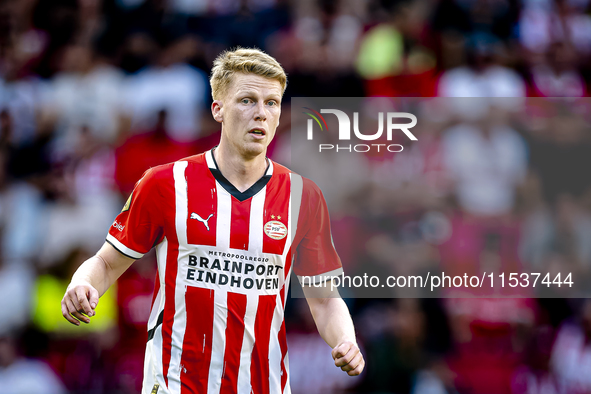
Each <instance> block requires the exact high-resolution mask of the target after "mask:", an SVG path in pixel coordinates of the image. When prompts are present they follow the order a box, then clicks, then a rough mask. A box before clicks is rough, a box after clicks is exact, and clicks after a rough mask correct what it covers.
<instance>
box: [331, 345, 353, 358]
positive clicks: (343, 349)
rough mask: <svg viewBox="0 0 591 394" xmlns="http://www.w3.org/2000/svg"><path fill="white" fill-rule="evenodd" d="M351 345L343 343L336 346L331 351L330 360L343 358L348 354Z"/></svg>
mask: <svg viewBox="0 0 591 394" xmlns="http://www.w3.org/2000/svg"><path fill="white" fill-rule="evenodd" d="M352 345H353V344H352V343H351V342H344V343H341V344H340V345H338V346H336V347H335V348H334V349H332V352H331V353H332V358H333V359H335V360H336V359H337V358H341V357H343V356H344V355H346V354H347V353H348V352H349V350H350V349H351V346H352Z"/></svg>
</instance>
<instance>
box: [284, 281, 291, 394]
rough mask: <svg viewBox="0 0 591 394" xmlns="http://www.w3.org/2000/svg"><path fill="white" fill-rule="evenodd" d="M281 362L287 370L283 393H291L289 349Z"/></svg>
mask: <svg viewBox="0 0 591 394" xmlns="http://www.w3.org/2000/svg"><path fill="white" fill-rule="evenodd" d="M286 293H287V292H286ZM283 363H284V364H285V370H286V371H287V382H286V383H285V389H284V390H283V394H291V385H290V384H289V379H290V376H289V350H288V351H287V352H285V358H284V359H283Z"/></svg>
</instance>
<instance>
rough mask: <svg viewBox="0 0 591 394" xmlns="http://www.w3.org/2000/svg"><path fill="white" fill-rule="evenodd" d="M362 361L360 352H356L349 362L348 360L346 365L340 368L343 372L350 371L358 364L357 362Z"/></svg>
mask: <svg viewBox="0 0 591 394" xmlns="http://www.w3.org/2000/svg"><path fill="white" fill-rule="evenodd" d="M362 361H363V356H362V355H361V353H357V355H355V357H354V358H353V360H351V362H349V363H348V364H347V365H345V366H343V367H341V369H342V370H343V371H345V372H349V371H352V370H354V369H355V368H357V367H358V366H359V364H361V362H362Z"/></svg>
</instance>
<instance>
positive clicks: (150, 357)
mask: <svg viewBox="0 0 591 394" xmlns="http://www.w3.org/2000/svg"><path fill="white" fill-rule="evenodd" d="M154 353H155V351H154V342H152V341H148V343H147V344H146V357H145V358H144V380H143V382H142V391H141V393H142V394H150V391H151V390H152V387H154V383H155V382H156V381H155V380H154V377H155V375H154V373H153V371H154V361H155V360H154Z"/></svg>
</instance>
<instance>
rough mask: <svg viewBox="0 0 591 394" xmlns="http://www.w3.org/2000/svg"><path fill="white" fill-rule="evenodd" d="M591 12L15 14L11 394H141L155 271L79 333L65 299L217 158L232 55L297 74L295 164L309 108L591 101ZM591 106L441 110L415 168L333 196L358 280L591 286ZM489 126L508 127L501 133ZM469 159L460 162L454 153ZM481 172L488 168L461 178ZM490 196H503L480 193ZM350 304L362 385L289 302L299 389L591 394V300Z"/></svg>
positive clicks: (196, 6) (1, 50)
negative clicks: (151, 194)
mask: <svg viewBox="0 0 591 394" xmlns="http://www.w3.org/2000/svg"><path fill="white" fill-rule="evenodd" d="M590 10H591V8H590V4H589V1H588V0H524V1H518V0H398V1H389V0H383V1H378V0H367V1H354V0H342V1H311V0H305V1H295V0H294V1H283V0H241V1H238V0H169V1H165V0H4V1H2V2H0V162H1V166H0V228H1V233H0V236H1V239H0V391H1V392H2V393H8V394H12V393H19V394H25V393H26V394H29V393H35V394H44V393H96V394H99V393H121V394H123V393H137V392H139V388H140V385H141V375H142V363H143V351H144V345H145V340H146V320H147V317H148V308H149V305H150V301H151V295H152V290H153V284H154V283H153V281H154V273H155V262H154V257H153V256H152V255H149V256H147V257H145V258H144V259H142V260H141V261H138V262H137V263H136V264H134V265H133V266H132V268H131V269H130V270H129V271H128V272H126V273H125V274H124V275H123V276H122V278H121V279H120V280H119V282H118V284H117V286H115V287H114V288H112V289H111V290H110V292H109V293H108V294H107V295H105V297H104V298H102V299H101V301H100V303H99V309H98V311H97V312H98V315H97V317H95V318H93V322H92V324H91V325H89V326H82V327H79V328H76V327H73V326H71V325H69V324H68V323H67V322H66V321H65V320H64V319H63V317H62V316H61V312H60V307H59V303H60V300H61V298H62V296H63V293H64V290H65V287H66V286H67V283H68V282H69V278H70V277H71V275H72V273H73V271H74V270H75V269H76V267H77V266H78V265H79V264H80V263H81V262H82V261H84V259H86V258H88V257H89V256H90V255H92V254H94V253H95V251H96V250H97V248H98V247H99V246H100V245H101V244H102V242H103V240H104V236H105V234H106V232H107V228H108V227H109V226H110V225H111V223H112V219H113V218H114V217H115V215H116V214H117V213H118V211H119V210H120V209H121V206H122V205H123V203H124V201H125V199H126V198H127V196H128V195H129V193H130V191H131V190H132V187H133V185H134V183H135V181H136V180H137V179H138V178H139V177H140V176H141V174H142V173H143V171H144V170H145V169H147V168H149V167H150V166H154V165H157V164H160V163H164V162H169V161H172V160H176V159H178V158H182V157H184V156H187V155H191V154H194V153H197V152H200V151H203V150H204V149H207V148H209V147H211V146H212V145H213V144H215V142H216V141H218V139H219V125H218V124H217V123H215V122H214V121H213V120H212V119H211V116H210V113H209V105H210V100H211V99H210V94H209V90H208V82H207V75H208V73H209V70H210V69H209V68H210V65H211V63H212V60H213V58H214V57H215V56H216V55H217V54H218V53H219V52H220V51H221V50H223V49H225V48H229V47H232V46H236V45H242V46H257V47H260V48H262V49H264V50H266V51H268V52H269V53H270V54H271V55H273V56H275V57H276V58H277V59H278V60H279V61H280V62H281V63H282V65H283V66H284V67H285V69H286V71H287V72H288V75H289V86H288V88H287V92H286V97H285V101H284V106H283V118H282V122H281V125H280V127H279V130H278V135H277V137H276V139H275V141H274V143H273V145H272V146H271V148H270V156H271V157H272V158H274V159H275V160H277V161H279V162H282V163H285V164H288V165H289V161H290V160H289V158H290V154H292V153H293V151H292V149H291V147H290V144H289V141H290V139H289V125H290V121H289V113H290V107H289V105H290V104H289V102H290V97H292V96H323V97H331V96H367V97H370V96H424V97H431V96H450V97H453V96H455V97H458V96H459V97H493V96H495V97H509V96H511V97H526V96H530V97H531V96H536V97H559V96H562V97H585V96H586V95H587V89H588V84H589V80H590V77H591V74H590V73H589V71H590V66H591V63H590V62H589V60H590V56H591V18H590V16H589V11H590ZM577 103H578V104H581V103H582V104H581V105H575V104H577ZM586 104H587V102H586V101H585V100H578V101H577V100H571V101H567V102H563V103H562V104H560V103H558V104H556V105H553V106H550V107H545V108H541V109H539V111H538V112H537V116H534V117H533V118H532V119H534V120H533V121H531V122H521V123H518V125H519V127H517V126H515V124H514V123H513V120H512V119H510V117H502V116H501V117H499V116H498V115H499V114H498V113H492V115H489V116H484V117H483V118H482V119H480V120H478V121H476V122H474V121H473V120H472V121H467V122H468V123H469V127H467V128H464V129H462V131H461V132H460V133H459V134H458V126H461V125H462V122H463V121H464V120H461V119H455V120H449V119H447V120H442V118H440V117H438V116H437V111H427V112H426V114H427V115H430V116H425V119H424V121H423V119H421V118H420V119H421V121H423V122H424V123H423V126H419V127H420V132H419V131H417V132H418V133H420V137H419V143H418V144H417V145H416V146H415V147H414V148H413V149H412V150H410V151H408V152H407V151H405V156H398V157H397V158H396V159H395V160H394V161H391V162H384V163H381V164H380V165H379V166H374V167H372V168H374V170H373V171H374V172H373V173H372V174H371V176H367V177H360V176H358V175H359V174H354V173H352V172H351V171H349V175H352V176H354V175H355V176H356V177H355V178H354V179H355V180H356V182H352V181H347V180H346V179H345V178H343V177H340V178H336V177H335V182H337V181H339V182H340V186H339V187H340V188H336V189H335V190H336V192H335V190H328V191H325V192H326V193H327V199H328V200H329V207H330V209H331V215H332V219H333V231H334V239H335V244H336V246H337V250H338V251H339V253H340V255H341V257H342V258H343V262H344V264H345V265H346V267H347V269H348V270H351V271H350V272H352V273H353V272H357V271H359V272H364V271H367V269H369V268H371V269H374V270H382V271H384V270H386V271H388V270H391V272H394V273H408V272H409V269H408V267H426V266H430V265H431V264H435V265H438V264H443V265H445V264H447V265H448V266H450V265H454V266H459V267H470V266H475V265H483V264H484V265H486V264H488V265H495V264H500V263H499V262H503V261H504V262H507V261H509V262H512V263H514V264H516V266H523V267H537V268H538V269H540V270H546V271H548V270H551V269H552V267H556V266H561V267H569V268H570V269H572V271H573V272H574V273H575V274H576V278H577V279H580V280H581V281H583V280H585V279H586V278H588V277H589V276H588V275H589V271H590V268H591V211H590V208H591V193H589V192H590V187H589V186H590V183H591V178H590V177H589V176H588V171H589V168H591V150H590V149H589V143H590V137H589V119H588V117H587V115H588V113H589V111H588V107H587V106H586ZM540 111H541V112H540ZM548 111H549V112H548ZM533 113H536V111H535V110H534V111H533ZM491 119H494V120H496V126H498V123H499V122H498V120H499V119H506V120H503V122H504V123H503V127H502V130H501V131H499V130H498V127H496V126H495V127H496V128H495V127H490V122H489V121H490V120H491ZM462 133H463V134H462ZM458 135H459V136H460V137H461V136H469V137H470V138H467V139H465V138H464V139H462V138H460V140H458ZM458 141H468V142H466V143H465V144H464V145H463V148H464V150H463V153H464V154H457V155H456V154H455V153H454V154H452V153H453V152H450V151H449V150H446V146H449V144H454V143H458ZM499 152H501V153H499ZM503 152H512V156H511V157H514V158H515V159H514V160H509V161H507V160H502V159H504V158H505V156H504V153H503ZM407 153H408V155H407ZM474 157H476V160H475V158H474ZM358 159H359V160H361V161H365V160H366V158H365V157H363V156H361V158H358ZM411 159H412V160H411ZM367 160H369V159H367ZM409 163H410V164H409ZM470 163H477V164H478V166H477V167H478V172H477V173H471V172H470V171H468V172H466V171H463V169H465V168H466V167H465V166H466V165H470ZM370 167H371V166H370ZM474 174H476V176H474ZM316 175H317V176H325V177H329V178H330V177H331V176H333V177H334V174H322V173H321V171H319V173H318V174H316ZM360 178H362V179H363V180H364V182H361V181H360ZM343 179H345V180H343ZM343 182H344V183H343ZM347 182H349V183H347ZM342 185H348V186H351V187H350V188H343V187H342ZM480 188H483V190H491V193H487V194H486V198H482V199H480V198H479V197H478V196H476V197H475V196H473V195H471V194H470V191H471V190H472V191H473V190H480ZM343 190H349V191H350V192H347V193H345V192H343ZM351 207H355V209H351ZM425 223H426V224H425ZM425 226H426V227H425ZM432 227H434V228H436V231H435V232H433V231H427V230H425V228H432ZM368 267H369V268H368ZM405 269H406V270H405ZM583 283H587V282H583ZM348 303H349V306H350V308H351V311H352V314H353V317H354V320H355V324H356V328H357V331H358V334H359V341H360V343H361V345H362V346H363V348H364V351H365V355H366V359H367V370H366V372H365V373H364V374H363V375H362V376H360V377H358V378H347V377H346V376H345V375H344V374H343V373H342V372H341V371H339V370H338V369H336V368H335V367H333V366H332V360H331V358H330V351H329V348H328V347H327V346H326V345H325V344H324V343H323V341H322V340H321V339H320V338H319V337H318V334H317V333H316V331H315V328H314V325H313V321H312V320H311V318H310V315H309V312H308V311H307V306H306V304H305V301H304V300H301V299H297V300H291V303H290V305H289V307H288V312H287V327H288V332H289V344H290V352H289V353H290V368H291V383H292V388H293V392H294V393H295V394H336V393H374V394H377V393H381V394H385V393H392V394H402V393H417V394H425V393H426V394H431V393H432V394H439V393H442V394H443V393H450V394H451V393H456V392H457V393H473V394H489V393H490V394H493V393H495V394H502V393H507V394H509V393H529V394H534V393H540V394H542V393H544V394H553V393H569V394H570V393H576V394H580V393H591V347H589V346H588V345H587V343H588V341H589V338H591V304H590V303H589V302H586V301H585V300H581V299H565V298H559V297H556V298H552V299H536V298H521V299H500V300H479V299H465V300H435V299H431V300H420V299H419V300H417V299H381V300H378V299H375V300H368V299H364V300H354V299H350V300H348Z"/></svg>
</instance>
